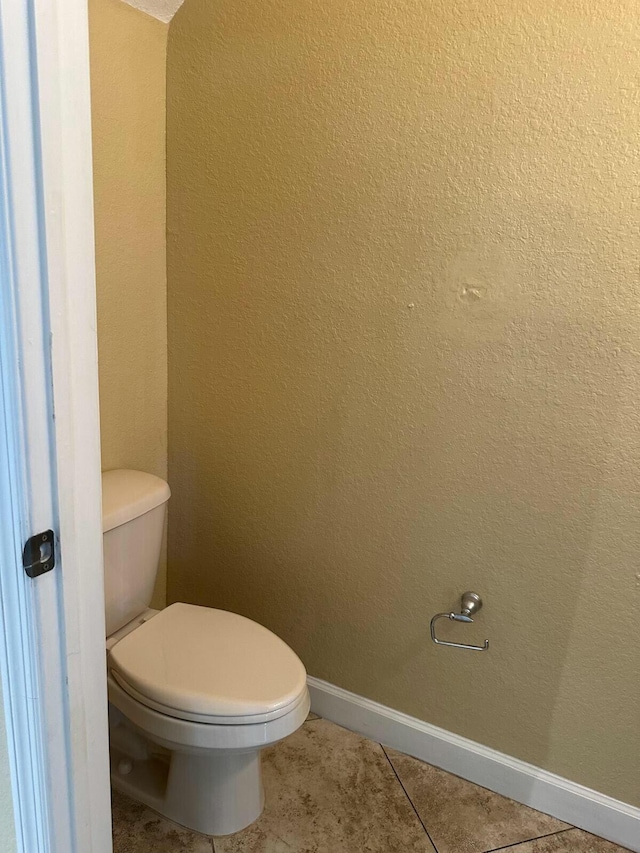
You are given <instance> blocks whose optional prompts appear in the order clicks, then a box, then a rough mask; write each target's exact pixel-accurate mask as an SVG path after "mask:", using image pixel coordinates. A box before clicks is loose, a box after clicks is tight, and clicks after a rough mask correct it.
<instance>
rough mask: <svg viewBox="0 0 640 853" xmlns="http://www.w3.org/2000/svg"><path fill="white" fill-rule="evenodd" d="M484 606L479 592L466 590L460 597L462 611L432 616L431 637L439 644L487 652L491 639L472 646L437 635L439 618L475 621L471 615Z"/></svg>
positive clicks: (453, 620) (454, 620)
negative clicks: (442, 638)
mask: <svg viewBox="0 0 640 853" xmlns="http://www.w3.org/2000/svg"><path fill="white" fill-rule="evenodd" d="M481 607H482V599H481V598H480V596H479V595H478V593H477V592H464V593H463V594H462V597H461V599H460V613H436V615H435V616H434V617H433V618H432V620H431V624H430V628H431V639H432V640H433V642H434V643H435V644H436V645H437V646H452V647H453V648H454V649H473V650H474V651H476V652H486V650H487V649H488V648H489V640H485V641H484V645H483V646H472V645H469V644H468V643H450V642H448V641H447V640H439V639H438V638H437V637H436V622H437V621H438V619H450V620H451V621H452V622H473V619H472V618H471V616H472V615H473V614H475V613H477V612H478V610H480V609H481Z"/></svg>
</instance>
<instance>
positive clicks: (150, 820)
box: [112, 791, 213, 853]
mask: <svg viewBox="0 0 640 853" xmlns="http://www.w3.org/2000/svg"><path fill="white" fill-rule="evenodd" d="M112 812H113V853H212V850H213V846H212V841H211V839H210V838H207V837H206V836H204V835H198V834H197V833H195V832H189V830H188V829H183V828H182V827H181V826H177V825H176V824H175V823H171V821H168V820H165V819H164V818H162V817H160V815H157V814H156V813H155V812H152V811H151V809H148V808H146V807H145V806H142V805H140V803H135V802H134V801H133V800H130V799H129V798H128V797H125V796H123V795H122V794H120V793H118V792H117V791H114V792H113V800H112Z"/></svg>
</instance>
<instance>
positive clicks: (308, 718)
mask: <svg viewBox="0 0 640 853" xmlns="http://www.w3.org/2000/svg"><path fill="white" fill-rule="evenodd" d="M319 719H320V717H319V716H318V715H317V714H314V713H313V711H309V714H308V716H307V719H306V720H305V723H310V722H311V720H319Z"/></svg>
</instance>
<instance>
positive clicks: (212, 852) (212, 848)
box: [211, 838, 216, 853]
mask: <svg viewBox="0 0 640 853" xmlns="http://www.w3.org/2000/svg"><path fill="white" fill-rule="evenodd" d="M211 853H216V842H215V841H214V840H213V838H212V839H211Z"/></svg>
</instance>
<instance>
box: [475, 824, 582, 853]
mask: <svg viewBox="0 0 640 853" xmlns="http://www.w3.org/2000/svg"><path fill="white" fill-rule="evenodd" d="M574 829H575V826H568V827H567V828H566V829H559V830H558V831H557V832H547V834H546V835H535V836H534V837H533V838H525V839H524V841H516V842H515V844H505V846H504V847H492V848H491V849H490V850H485V853H498V851H499V850H514V849H515V848H516V847H520V845H521V844H531V842H532V841H541V840H542V839H543V838H553V836H554V835H562V833H563V832H571V831H572V830H574Z"/></svg>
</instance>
